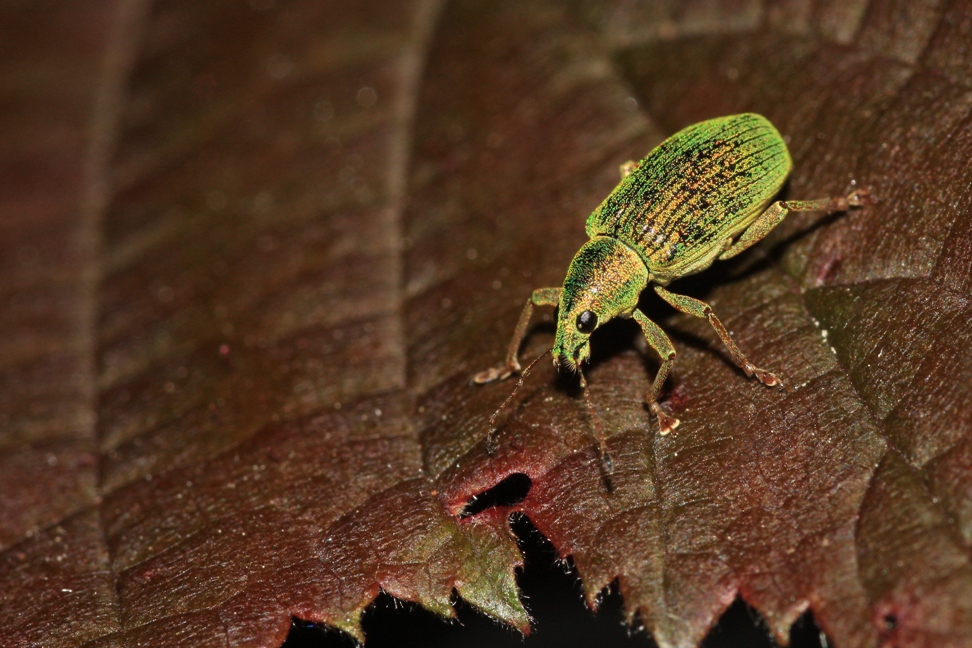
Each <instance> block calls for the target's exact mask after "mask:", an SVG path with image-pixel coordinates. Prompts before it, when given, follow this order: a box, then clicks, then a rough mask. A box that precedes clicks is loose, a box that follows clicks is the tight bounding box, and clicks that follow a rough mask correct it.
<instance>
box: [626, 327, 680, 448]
mask: <svg viewBox="0 0 972 648" xmlns="http://www.w3.org/2000/svg"><path fill="white" fill-rule="evenodd" d="M633 317H634V319H635V321H636V322H638V325H639V326H641V330H642V331H643V332H644V334H645V339H646V340H648V344H650V345H651V348H652V349H654V350H655V351H656V352H658V355H660V356H661V359H662V365H661V367H659V369H658V373H657V374H655V380H654V381H653V382H652V383H651V387H650V388H649V389H648V394H647V395H646V396H645V402H647V403H648V409H650V410H651V413H652V414H654V415H655V416H656V417H657V418H658V431H659V433H660V434H661V435H662V436H665V435H666V434H668V433H669V432H671V431H672V430H674V429H675V428H677V427H678V419H677V418H674V417H671V416H669V415H668V414H666V413H665V412H663V411H662V408H661V405H659V404H658V395H659V394H660V393H661V388H662V385H664V384H665V379H666V378H667V377H668V372H669V370H671V368H672V365H673V364H674V363H675V347H673V346H672V341H671V340H669V339H668V336H667V335H665V331H663V330H661V327H660V326H658V325H657V324H655V323H654V322H652V321H651V320H650V319H648V318H647V317H646V316H645V314H644V313H642V312H641V311H640V310H635V312H634V314H633Z"/></svg>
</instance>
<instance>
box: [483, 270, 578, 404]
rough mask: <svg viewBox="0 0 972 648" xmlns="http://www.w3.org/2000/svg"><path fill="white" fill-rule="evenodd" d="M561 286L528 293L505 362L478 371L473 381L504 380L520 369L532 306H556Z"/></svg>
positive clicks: (558, 301) (531, 315) (538, 289)
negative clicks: (521, 352)
mask: <svg viewBox="0 0 972 648" xmlns="http://www.w3.org/2000/svg"><path fill="white" fill-rule="evenodd" d="M561 290H562V289H561V288H537V289H536V290H534V291H533V294H532V295H530V299H528V300H527V303H526V304H525V305H524V306H523V312H521V313H520V321H518V322H517V323H516V328H515V329H514V330H513V339H512V340H510V348H509V349H508V350H507V352H506V363H505V364H502V365H500V366H498V367H492V368H490V369H486V370H485V371H480V372H479V373H478V374H476V375H475V376H473V379H472V380H473V382H474V383H476V384H477V385H482V384H484V383H488V382H492V381H494V380H506V379H507V378H509V377H510V376H512V375H513V374H515V373H517V372H518V371H520V359H519V355H520V345H521V344H522V343H523V338H524V336H526V331H527V327H528V326H530V318H531V317H533V307H534V306H556V305H557V304H559V303H560V292H561Z"/></svg>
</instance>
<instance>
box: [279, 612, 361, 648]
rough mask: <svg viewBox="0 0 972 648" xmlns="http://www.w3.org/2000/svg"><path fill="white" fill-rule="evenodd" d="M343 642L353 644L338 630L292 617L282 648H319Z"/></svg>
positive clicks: (342, 643)
mask: <svg viewBox="0 0 972 648" xmlns="http://www.w3.org/2000/svg"><path fill="white" fill-rule="evenodd" d="M344 642H347V645H349V646H353V645H354V641H353V640H352V639H351V637H349V636H347V635H346V634H344V633H343V632H341V631H339V630H335V629H333V628H329V627H328V626H326V625H323V624H320V623H313V622H311V621H304V620H303V619H298V618H297V617H294V618H292V619H291V620H290V632H289V633H288V634H287V640H286V641H285V642H284V643H283V646H282V648H320V647H321V646H339V645H344Z"/></svg>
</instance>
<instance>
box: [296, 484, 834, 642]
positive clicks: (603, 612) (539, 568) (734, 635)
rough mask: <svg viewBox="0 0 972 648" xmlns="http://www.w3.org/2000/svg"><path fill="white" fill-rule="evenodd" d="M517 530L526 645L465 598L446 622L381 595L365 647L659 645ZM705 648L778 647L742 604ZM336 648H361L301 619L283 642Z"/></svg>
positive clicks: (612, 597) (804, 630) (808, 632)
mask: <svg viewBox="0 0 972 648" xmlns="http://www.w3.org/2000/svg"><path fill="white" fill-rule="evenodd" d="M520 478H521V479H522V478H525V475H522V476H520ZM508 479H509V478H507V480H508ZM507 480H504V482H506V481H507ZM504 482H501V484H502V483H504ZM491 490H492V489H491ZM496 505H497V506H498V505H499V504H496ZM512 526H513V531H514V532H515V533H516V535H517V538H518V539H519V543H520V548H521V549H522V551H523V553H524V559H525V568H524V570H523V572H522V573H520V574H519V575H518V578H517V582H518V584H519V586H520V590H521V592H522V594H523V600H524V601H525V602H526V605H527V609H528V610H529V611H530V615H531V616H532V617H533V620H534V621H533V634H532V635H531V636H530V637H528V638H526V639H525V640H524V639H523V638H522V637H521V636H520V635H519V634H518V633H517V632H515V631H513V630H511V629H510V628H508V627H506V626H503V625H500V624H499V623H497V622H495V621H493V620H491V619H489V618H488V617H486V616H485V615H483V614H482V613H480V612H479V611H477V610H476V609H475V608H473V607H472V606H470V605H469V604H467V603H465V602H464V601H461V600H459V601H458V602H457V603H456V606H455V609H456V613H457V614H458V620H456V621H447V620H444V619H442V618H441V617H439V616H436V615H435V614H432V613H431V612H428V611H427V610H425V609H423V608H422V607H420V606H418V605H415V604H413V603H403V602H401V601H398V600H396V599H394V598H392V597H391V596H388V595H387V594H381V595H379V597H378V598H377V599H376V601H375V603H374V604H373V605H371V606H369V607H368V609H367V610H366V611H365V613H364V616H363V618H362V626H363V629H364V632H365V636H366V637H367V638H368V642H367V648H391V647H395V648H401V647H404V646H438V647H441V648H446V647H449V646H456V647H457V648H458V647H462V648H493V647H495V648H555V647H556V648H561V647H562V646H603V647H605V648H613V647H616V646H625V647H631V648H634V647H637V648H654V647H656V645H657V644H655V642H654V641H652V640H651V639H650V638H648V637H647V636H646V635H645V633H644V631H642V630H637V631H636V630H632V629H631V628H629V627H628V626H627V625H626V624H625V623H624V620H623V619H624V608H623V602H622V599H621V596H620V595H619V594H618V592H617V588H616V587H611V588H610V590H609V591H608V592H607V593H605V594H604V595H603V596H602V598H601V601H600V608H599V611H598V612H597V613H596V614H595V613H593V612H591V611H590V610H589V609H588V608H587V606H586V605H585V604H584V601H583V598H582V595H581V586H580V581H579V580H578V578H577V573H576V571H574V570H573V569H572V568H568V566H567V565H565V563H564V562H563V561H560V560H558V558H557V552H556V550H554V548H553V546H552V545H551V544H550V542H549V541H547V539H546V538H544V537H543V535H541V534H540V532H539V531H537V530H536V528H535V527H534V526H533V525H532V524H531V523H530V521H529V520H527V519H526V518H525V517H524V516H519V515H518V516H514V520H513V523H512ZM821 637H822V634H821V633H820V631H819V630H818V628H817V626H816V624H815V623H814V622H813V616H812V615H811V614H810V613H809V612H808V613H807V614H804V615H803V616H802V617H800V619H799V620H798V621H797V623H796V624H794V626H793V629H792V630H791V634H790V641H791V648H829V645H828V644H827V643H826V639H821ZM702 646H703V647H704V648H739V647H740V646H745V647H746V648H775V644H774V643H773V641H772V639H770V636H769V631H768V630H767V629H766V626H765V624H764V623H763V621H762V618H761V617H760V615H759V614H758V613H757V612H756V611H754V610H753V609H752V608H750V607H749V606H747V605H746V604H745V602H743V601H742V599H739V598H737V599H736V601H735V603H733V605H732V606H730V607H729V609H728V610H726V612H725V613H724V614H723V615H722V617H721V618H720V619H719V623H718V625H717V626H716V627H715V628H713V629H712V631H711V632H710V633H709V636H707V637H706V638H705V641H704V642H703V643H702ZM339 647H340V648H357V646H356V644H355V643H354V640H353V639H351V637H350V636H348V635H346V634H344V633H342V632H339V631H337V630H331V629H325V626H322V625H319V624H313V623H308V622H304V621H299V620H295V621H294V624H293V625H292V626H291V631H290V635H289V636H288V637H287V642H286V643H285V644H284V648H339Z"/></svg>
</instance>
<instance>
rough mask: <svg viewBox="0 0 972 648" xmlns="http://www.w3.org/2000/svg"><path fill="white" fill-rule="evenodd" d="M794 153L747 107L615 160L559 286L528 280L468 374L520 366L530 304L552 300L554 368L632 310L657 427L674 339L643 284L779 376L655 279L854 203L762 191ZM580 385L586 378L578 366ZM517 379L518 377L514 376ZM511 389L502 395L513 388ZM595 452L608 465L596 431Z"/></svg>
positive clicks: (662, 420) (482, 378)
mask: <svg viewBox="0 0 972 648" xmlns="http://www.w3.org/2000/svg"><path fill="white" fill-rule="evenodd" d="M791 167H792V161H791V160H790V153H789V151H788V150H787V148H786V143H785V142H784V141H783V138H782V137H781V136H780V133H779V132H778V131H777V130H776V128H775V127H774V126H773V124H771V123H770V122H769V120H767V119H766V118H765V117H763V116H761V115H756V114H752V113H746V114H741V115H730V116H728V117H718V118H716V119H710V120H708V121H703V122H700V123H697V124H694V125H692V126H688V127H687V128H685V129H683V130H680V131H679V132H677V133H675V134H674V135H672V136H671V137H669V138H668V139H666V140H665V141H663V142H662V143H661V144H659V145H658V146H657V147H655V148H654V149H653V150H652V151H651V152H650V153H648V155H647V156H646V157H645V158H644V159H643V160H641V161H640V162H633V161H631V162H626V163H625V164H622V165H621V182H620V184H618V186H617V187H616V188H615V189H614V191H612V192H611V194H610V195H609V196H608V197H607V198H605V199H604V202H602V203H601V205H600V206H599V207H598V208H597V209H595V210H594V212H593V213H592V214H591V215H590V217H589V218H588V219H587V228H586V231H587V236H588V237H589V238H590V240H589V241H588V242H587V243H585V244H584V245H583V246H582V247H581V248H580V250H579V251H578V252H577V254H576V255H575V256H574V258H573V260H572V261H571V262H570V267H568V269H567V277H566V278H565V279H564V285H563V287H561V288H538V289H537V290H534V291H533V294H532V295H531V296H530V298H529V299H528V300H527V303H526V305H525V306H524V308H523V312H522V313H521V315H520V320H519V322H518V323H517V325H516V329H515V330H514V333H513V339H512V340H511V341H510V346H509V351H508V353H507V356H506V362H505V363H504V364H502V365H500V366H498V367H494V368H492V369H488V370H486V371H483V372H480V373H478V374H477V375H476V376H474V377H473V382H475V383H479V384H482V383H486V382H490V381H493V380H497V379H505V378H508V377H509V376H511V375H513V374H515V373H517V372H519V371H520V362H519V360H518V358H517V356H518V355H519V349H520V344H521V342H522V341H523V337H524V335H525V334H526V330H527V327H528V326H529V324H530V318H531V316H532V314H533V307H534V306H557V307H558V315H557V332H556V338H555V342H554V346H553V348H552V349H551V352H552V355H553V362H554V366H555V367H562V366H566V367H568V368H570V369H572V370H574V371H575V372H579V371H580V365H581V364H582V363H584V362H586V361H587V360H588V359H589V358H590V353H591V348H590V336H591V333H593V332H594V331H595V329H597V328H598V327H600V326H603V325H604V324H605V323H607V322H608V321H610V320H611V319H612V318H615V317H625V318H634V320H635V321H636V322H638V324H639V325H640V326H641V329H642V331H643V332H644V335H645V338H646V339H647V341H648V344H649V345H650V346H651V347H652V348H653V349H654V350H655V351H656V352H657V353H658V354H659V355H660V356H661V360H662V364H661V367H660V368H659V369H658V373H657V374H656V375H655V380H654V381H653V382H652V384H651V387H650V388H649V389H648V393H647V395H646V397H645V401H646V403H647V405H648V408H649V409H650V411H651V413H652V414H654V416H655V417H657V419H658V423H659V429H660V433H661V434H663V435H665V434H668V433H669V432H671V431H672V430H674V429H675V427H676V426H678V419H676V418H674V417H673V416H671V415H670V414H667V413H665V412H664V411H663V410H662V408H661V406H660V405H659V404H658V396H659V393H660V392H661V388H662V385H663V384H664V382H665V378H666V377H667V376H668V373H669V371H671V368H672V364H673V363H674V362H675V349H674V347H673V346H672V343H671V341H670V340H669V339H668V336H667V335H665V333H664V331H662V329H661V328H660V327H659V326H658V325H657V324H655V323H654V322H653V321H651V320H650V319H648V317H646V316H645V314H644V313H642V312H641V311H640V310H638V307H637V306H638V299H639V296H640V295H641V292H642V291H643V290H645V289H646V288H647V286H648V284H654V286H653V287H654V290H655V292H656V293H657V294H658V295H659V296H660V297H661V298H662V299H663V300H665V301H666V302H668V303H669V304H671V305H672V306H673V307H674V308H675V309H677V310H679V311H681V312H683V313H687V314H689V315H693V316H695V317H699V318H703V319H706V320H708V322H709V324H711V325H712V327H713V328H714V329H715V332H716V333H717V334H718V335H719V338H720V339H721V340H722V342H723V343H724V344H725V345H726V347H727V348H728V349H729V353H730V355H731V356H732V359H733V361H734V362H735V363H736V364H737V365H739V367H740V368H741V369H742V370H743V371H744V372H745V373H746V375H747V376H750V377H752V376H755V377H756V378H757V379H758V380H759V381H760V382H762V383H763V384H764V385H767V386H770V387H773V386H778V385H780V386H781V382H780V379H779V378H777V377H776V375H775V374H772V373H770V372H769V371H766V370H764V369H760V368H759V367H757V366H756V365H754V364H753V363H752V362H750V361H749V360H748V359H747V358H746V356H745V355H743V353H742V351H740V350H739V347H738V346H736V344H735V343H734V342H733V341H732V338H731V337H730V336H729V332H728V331H727V330H726V327H725V326H724V325H723V324H722V322H721V321H720V320H719V318H718V317H716V315H715V313H713V312H712V308H711V307H710V306H709V305H708V304H706V303H705V302H703V301H700V300H698V299H694V298H692V297H686V296H684V295H677V294H675V293H672V292H669V291H668V290H666V289H665V286H667V285H668V284H669V283H670V282H672V281H674V280H675V279H678V278H679V277H684V276H687V275H691V274H694V273H697V272H700V271H702V270H705V269H706V268H708V267H709V266H710V265H711V264H712V262H713V261H715V260H716V259H728V258H731V257H734V256H736V255H737V254H739V253H740V252H742V251H743V250H745V249H746V248H748V247H750V246H751V245H753V244H754V243H756V242H757V241H759V240H760V239H762V238H763V237H764V236H766V235H767V233H769V231H770V230H771V229H773V227H775V226H776V225H777V224H778V223H780V221H782V220H783V219H784V218H785V217H786V215H787V214H788V213H789V212H800V211H845V210H847V209H849V208H851V207H859V206H861V205H862V204H863V202H864V199H865V197H866V191H865V190H863V189H859V190H856V191H852V192H851V193H850V194H849V195H848V196H846V197H841V198H824V199H821V200H809V201H793V200H786V201H776V202H771V201H772V200H773V198H774V196H776V194H777V193H779V191H780V189H781V188H782V186H783V183H784V182H786V179H787V176H788V175H789V174H790V169H791ZM580 380H581V386H582V387H585V386H586V384H585V382H584V377H583V374H581V376H580ZM521 381H522V379H521ZM511 397H512V395H511ZM598 440H599V442H600V443H601V451H602V456H603V457H604V458H605V459H606V461H605V465H606V466H607V465H609V463H610V458H609V457H608V455H607V453H606V451H605V450H604V440H603V437H601V436H600V434H599V439H598Z"/></svg>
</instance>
